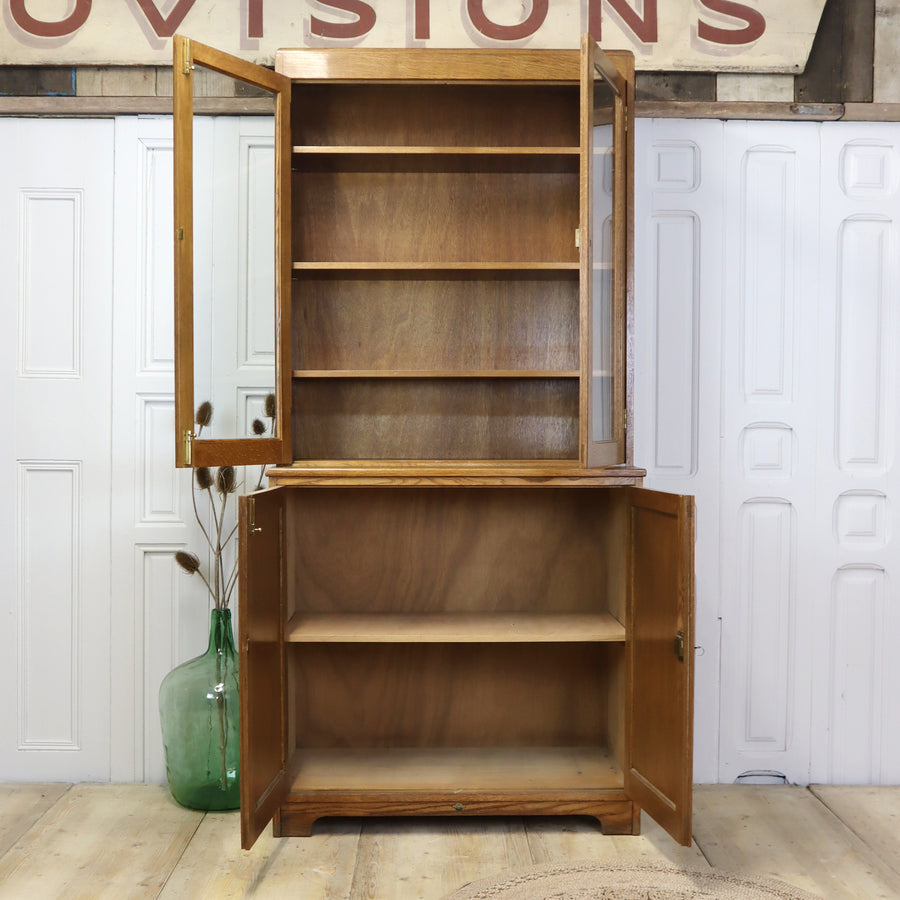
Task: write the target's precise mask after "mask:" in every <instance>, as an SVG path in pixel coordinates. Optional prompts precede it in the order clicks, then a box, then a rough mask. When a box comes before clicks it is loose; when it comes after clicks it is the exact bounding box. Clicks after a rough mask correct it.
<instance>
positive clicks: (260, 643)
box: [238, 488, 288, 850]
mask: <svg viewBox="0 0 900 900" xmlns="http://www.w3.org/2000/svg"><path fill="white" fill-rule="evenodd" d="M239 510H240V513H239V514H240V571H239V585H240V606H239V610H240V615H239V617H238V627H239V631H238V634H239V641H238V643H239V645H240V697H241V846H242V847H243V848H244V849H245V850H248V849H250V847H251V846H252V845H253V843H254V842H255V841H256V839H257V838H258V837H259V835H260V834H261V833H262V831H263V829H264V828H265V827H266V825H267V824H268V822H269V820H270V819H271V818H272V816H273V815H274V814H275V811H276V810H277V808H278V807H279V806H280V805H281V803H282V802H283V800H284V797H285V795H286V792H287V783H288V777H287V760H288V754H287V706H286V687H285V660H284V642H283V640H282V638H283V633H284V569H283V563H284V553H283V546H284V489H283V488H281V489H279V488H276V489H274V490H271V491H259V492H258V493H256V494H251V495H250V496H247V497H241V498H240V505H239Z"/></svg>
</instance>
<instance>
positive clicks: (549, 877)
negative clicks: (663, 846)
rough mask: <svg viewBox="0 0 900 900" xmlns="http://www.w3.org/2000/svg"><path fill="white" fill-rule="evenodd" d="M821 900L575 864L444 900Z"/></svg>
mask: <svg viewBox="0 0 900 900" xmlns="http://www.w3.org/2000/svg"><path fill="white" fill-rule="evenodd" d="M711 898H715V900H821V898H820V897H816V896H815V895H813V894H808V893H806V892H805V891H801V890H798V889H797V888H795V887H791V886H790V885H787V884H784V882H781V881H776V880H775V879H772V878H752V877H749V876H743V875H735V874H730V873H726V872H716V871H713V870H706V871H699V870H698V871H691V870H688V869H680V868H675V867H673V866H660V865H651V864H645V865H637V864H629V863H594V862H575V863H570V864H569V865H562V866H561V865H553V866H540V867H538V868H534V869H527V870H525V871H523V872H518V873H516V874H514V875H508V874H507V875H504V876H501V877H499V878H488V879H485V880H484V881H476V882H473V883H471V884H468V885H466V886H465V887H464V888H462V889H461V890H459V891H457V892H456V893H454V894H450V895H449V897H447V898H446V900H711Z"/></svg>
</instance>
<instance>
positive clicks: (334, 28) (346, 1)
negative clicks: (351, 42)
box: [309, 0, 375, 38]
mask: <svg viewBox="0 0 900 900" xmlns="http://www.w3.org/2000/svg"><path fill="white" fill-rule="evenodd" d="M319 2H320V3H323V4H325V6H332V7H334V8H335V9H340V10H343V11H344V12H348V13H352V14H353V15H354V16H356V21H355V22H323V21H322V20H321V19H317V18H316V17H315V16H310V17H309V30H310V31H311V32H312V33H313V34H317V35H319V37H326V38H357V37H362V36H363V35H364V34H368V33H369V32H370V31H371V30H372V26H373V25H374V24H375V10H374V9H372V7H371V6H369V4H368V3H364V2H363V0H319Z"/></svg>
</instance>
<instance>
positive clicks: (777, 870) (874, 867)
mask: <svg viewBox="0 0 900 900" xmlns="http://www.w3.org/2000/svg"><path fill="white" fill-rule="evenodd" d="M694 839H695V841H696V842H697V843H698V844H699V846H700V849H701V850H702V851H703V854H704V856H705V857H706V858H707V859H708V860H709V862H710V864H711V865H712V866H714V867H716V868H720V869H726V870H732V871H739V872H742V873H746V874H755V875H768V876H774V877H776V878H780V879H781V880H783V881H786V882H788V883H789V884H793V885H796V886H797V887H800V888H803V889H805V890H807V891H810V892H811V893H814V894H818V895H820V896H821V897H825V898H827V900H897V898H898V897H900V878H898V877H897V874H896V872H894V871H893V870H892V869H891V867H890V866H888V865H887V864H886V863H884V862H883V861H882V860H881V859H879V858H878V856H877V855H876V853H874V852H873V851H872V850H871V849H870V847H869V846H868V845H866V844H865V843H863V841H862V840H860V839H859V837H857V835H855V834H854V833H853V832H852V831H851V830H850V829H849V828H848V827H847V826H846V825H845V824H844V823H843V822H842V821H841V820H840V819H838V817H837V816H835V815H834V814H833V813H832V812H831V811H830V810H829V809H828V808H827V807H826V806H825V805H824V804H823V803H821V802H820V801H819V800H818V798H817V797H816V796H815V795H814V794H813V793H812V792H811V791H809V790H807V789H806V788H801V787H788V786H775V787H772V786H760V785H753V786H749V785H740V786H736V787H735V786H726V785H703V786H698V787H695V788H694Z"/></svg>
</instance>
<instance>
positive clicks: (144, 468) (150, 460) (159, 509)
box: [137, 395, 182, 523]
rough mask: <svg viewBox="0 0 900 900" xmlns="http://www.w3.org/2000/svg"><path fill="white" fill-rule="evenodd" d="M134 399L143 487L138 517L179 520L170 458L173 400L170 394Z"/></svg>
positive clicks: (178, 501) (179, 511)
mask: <svg viewBox="0 0 900 900" xmlns="http://www.w3.org/2000/svg"><path fill="white" fill-rule="evenodd" d="M137 401H138V422H139V423H140V428H141V434H140V439H139V448H140V459H139V462H138V465H139V473H140V474H139V478H140V485H141V487H142V504H141V512H140V517H139V521H140V522H142V523H149V522H181V516H182V513H181V502H180V499H181V498H180V494H179V479H177V478H176V471H177V470H176V469H175V467H174V465H173V464H172V459H171V456H172V440H173V435H174V434H175V401H174V399H173V398H172V396H171V395H162V396H160V395H150V396H139V397H138V398H137Z"/></svg>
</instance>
